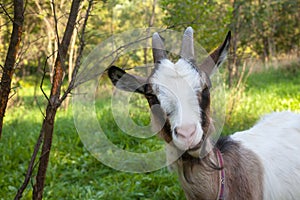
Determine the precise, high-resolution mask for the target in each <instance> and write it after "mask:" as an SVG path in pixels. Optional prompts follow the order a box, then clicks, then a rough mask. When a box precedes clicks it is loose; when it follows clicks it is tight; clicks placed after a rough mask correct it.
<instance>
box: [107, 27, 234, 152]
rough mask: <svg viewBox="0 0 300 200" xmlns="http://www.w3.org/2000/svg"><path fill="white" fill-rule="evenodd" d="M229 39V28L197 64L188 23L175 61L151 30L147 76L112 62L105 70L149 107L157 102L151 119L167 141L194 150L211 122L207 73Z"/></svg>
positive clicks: (221, 56) (222, 55) (222, 56)
mask: <svg viewBox="0 0 300 200" xmlns="http://www.w3.org/2000/svg"><path fill="white" fill-rule="evenodd" d="M229 42H230V32H229V33H228V35H227V37H226V39H225V41H224V42H223V44H222V45H221V46H220V47H219V48H217V49H216V50H215V51H213V52H212V54H210V56H209V57H208V58H207V59H205V60H204V61H203V63H202V64H200V65H199V66H197V65H196V62H195V59H194V45H193V29H192V28H191V27H189V28H187V29H186V31H185V32H184V35H183V41H182V47H181V52H180V56H181V58H180V59H179V60H178V61H177V62H176V63H173V62H171V61H170V60H169V59H168V58H167V53H166V51H165V49H164V44H163V41H162V39H161V37H160V36H159V35H158V33H154V34H153V37H152V50H153V58H154V62H155V68H154V71H153V72H152V75H151V76H150V77H148V78H147V79H142V78H140V77H136V76H133V75H129V74H127V73H126V72H125V71H123V70H122V69H119V68H117V67H114V66H113V67H110V68H109V69H108V74H109V77H110V79H111V81H112V82H113V84H114V85H115V86H116V87H117V88H119V89H123V90H126V91H131V92H138V93H141V94H143V95H144V96H145V97H146V98H147V100H148V102H149V105H150V107H152V108H153V107H154V106H155V105H159V108H158V109H152V113H153V116H154V121H155V122H156V123H158V124H159V126H160V127H163V129H162V130H161V135H162V136H163V138H164V139H165V141H166V142H170V141H173V143H174V145H175V146H176V147H177V148H178V149H179V150H182V151H188V150H197V149H200V147H201V144H202V142H203V141H204V140H205V138H207V136H208V129H209V126H210V120H209V119H210V118H209V110H210V93H209V89H210V87H211V83H210V78H209V77H210V75H211V74H212V73H213V71H214V70H215V69H216V68H217V67H218V66H219V65H220V64H221V63H222V62H223V60H224V59H225V57H226V54H227V50H228V47H229ZM156 108H157V107H156ZM162 123H163V124H162Z"/></svg>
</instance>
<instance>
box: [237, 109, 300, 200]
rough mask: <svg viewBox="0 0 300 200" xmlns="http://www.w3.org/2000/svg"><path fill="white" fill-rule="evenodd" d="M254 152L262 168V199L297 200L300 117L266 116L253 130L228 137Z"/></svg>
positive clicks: (275, 114) (299, 168) (299, 167)
mask: <svg viewBox="0 0 300 200" xmlns="http://www.w3.org/2000/svg"><path fill="white" fill-rule="evenodd" d="M231 138H232V139H233V140H235V141H239V142H240V143H241V145H242V146H243V147H245V148H247V149H249V150H250V151H252V152H254V153H255V154H256V156H257V157H258V159H259V160H260V162H261V163H262V166H263V177H262V178H263V196H264V199H265V200H276V199H278V200H279V199H300V190H299V186H300V155H299V154H300V115H299V114H295V113H292V112H280V113H273V114H270V115H266V116H265V117H264V118H262V120H261V121H260V122H259V123H258V124H256V125H255V126H254V127H253V128H251V129H249V130H246V131H243V132H237V133H235V134H234V135H232V136H231Z"/></svg>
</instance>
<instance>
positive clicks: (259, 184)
mask: <svg viewBox="0 0 300 200" xmlns="http://www.w3.org/2000/svg"><path fill="white" fill-rule="evenodd" d="M230 38H231V34H230V32H229V33H228V34H227V36H226V39H225V41H224V42H223V43H222V44H221V45H220V46H219V47H218V48H217V49H216V50H214V51H213V52H212V53H211V54H210V56H209V58H207V59H205V60H204V61H203V62H202V63H201V64H199V65H197V63H196V62H195V55H194V44H193V29H192V28H191V27H188V28H187V29H186V30H185V32H184V35H183V41H182V47H181V52H180V56H181V58H180V59H179V60H178V61H177V62H176V63H173V62H171V61H170V60H169V59H168V58H167V53H166V50H165V48H164V43H163V40H162V39H161V37H160V35H159V34H158V33H154V34H153V37H152V51H153V58H154V63H155V68H154V70H153V72H152V74H151V76H150V77H148V78H146V79H143V78H141V77H136V76H134V75H130V74H128V73H126V72H125V71H124V70H122V69H120V68H118V67H115V66H112V67H110V68H109V69H108V74H109V77H110V79H111V81H112V83H113V84H114V85H115V86H116V87H117V88H119V89H122V90H125V91H130V92H137V93H140V94H143V95H144V96H145V97H146V98H147V100H148V103H149V105H150V107H151V106H153V105H156V104H158V105H160V110H159V111H157V112H155V113H153V115H154V118H155V119H156V122H157V123H162V122H164V124H162V126H163V128H162V130H161V131H160V134H161V136H162V138H163V139H164V140H165V141H166V142H167V143H169V144H171V146H172V147H173V148H174V149H170V150H169V151H167V156H168V157H172V156H173V155H172V154H174V151H175V152H176V151H177V150H178V151H183V152H184V153H183V154H182V155H181V156H180V158H179V159H178V160H177V161H176V162H175V163H174V165H175V166H176V169H177V170H178V174H179V179H180V182H181V185H182V187H183V190H184V192H185V195H186V197H187V199H228V200H242V199H246V200H261V199H265V200H276V199H278V200H283V199H285V200H286V199H300V190H299V186H300V115H299V114H296V113H292V112H288V111H286V112H275V113H272V114H269V115H266V116H265V117H263V118H262V119H261V120H260V121H259V122H258V123H257V124H256V125H255V126H254V127H252V128H251V129H249V130H246V131H243V132H237V133H235V134H233V135H231V136H228V137H222V138H220V139H219V140H218V141H217V143H216V144H215V145H213V144H212V142H211V141H210V139H209V138H210V137H209V136H210V134H211V132H212V131H211V130H212V121H211V118H210V88H211V81H210V77H211V76H212V74H213V72H214V71H215V69H216V68H218V67H219V66H220V65H221V64H222V62H223V61H224V60H225V59H226V55H227V51H228V48H229V45H230ZM210 60H213V62H210ZM210 146H213V147H212V148H209V147H210ZM206 151H207V152H206ZM203 152H206V154H205V155H206V156H205V157H200V154H201V153H203Z"/></svg>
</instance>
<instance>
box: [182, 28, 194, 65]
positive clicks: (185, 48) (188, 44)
mask: <svg viewBox="0 0 300 200" xmlns="http://www.w3.org/2000/svg"><path fill="white" fill-rule="evenodd" d="M193 32H194V31H193V28H192V27H188V28H187V29H186V30H185V31H184V34H183V39H182V46H181V50H180V56H181V58H184V59H187V60H194V57H195V55H194V40H193Z"/></svg>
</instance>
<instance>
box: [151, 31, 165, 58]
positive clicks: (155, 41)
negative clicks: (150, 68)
mask: <svg viewBox="0 0 300 200" xmlns="http://www.w3.org/2000/svg"><path fill="white" fill-rule="evenodd" d="M152 53H153V59H154V63H158V61H160V60H163V59H165V58H167V52H166V50H165V46H164V42H163V40H162V38H161V37H160V36H159V34H158V33H157V32H155V33H154V34H153V36H152Z"/></svg>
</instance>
